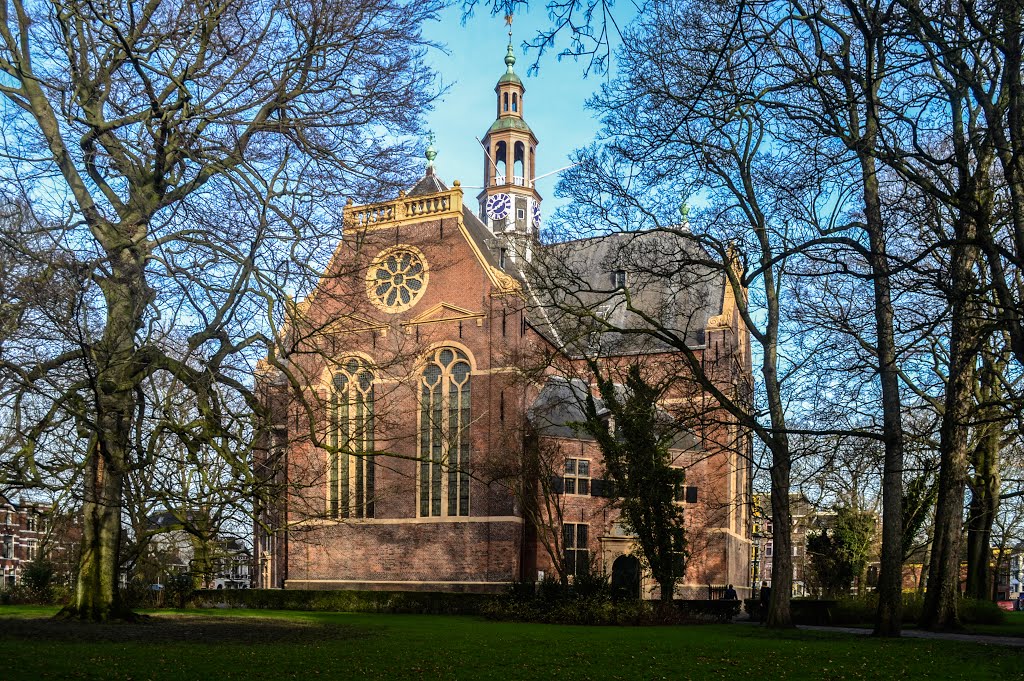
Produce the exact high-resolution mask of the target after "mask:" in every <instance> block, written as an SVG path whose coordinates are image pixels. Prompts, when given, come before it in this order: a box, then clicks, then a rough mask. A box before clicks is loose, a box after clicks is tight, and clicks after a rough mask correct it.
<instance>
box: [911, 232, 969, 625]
mask: <svg viewBox="0 0 1024 681" xmlns="http://www.w3.org/2000/svg"><path fill="white" fill-rule="evenodd" d="M973 233H974V230H973V228H972V227H970V226H968V227H966V228H965V226H960V228H958V229H956V234H957V237H958V238H957V241H956V243H954V245H953V247H952V249H951V257H950V276H951V286H952V291H951V294H950V298H951V302H952V325H951V326H952V328H951V333H950V344H949V377H948V379H947V381H946V397H945V403H944V411H943V415H942V426H941V429H940V450H941V452H940V462H939V498H938V503H937V504H936V507H935V536H934V539H933V541H932V559H931V565H930V566H929V568H928V590H927V591H926V592H925V599H924V607H923V610H922V612H921V626H923V627H925V628H926V629H953V628H958V627H959V626H960V619H959V615H958V613H957V601H958V599H959V595H960V537H961V534H962V529H963V513H964V490H965V486H966V484H967V455H968V446H969V445H968V427H969V420H970V416H971V407H972V403H973V394H972V391H973V387H974V373H975V372H974V362H975V360H976V357H977V341H978V339H977V337H976V334H977V332H978V329H977V325H978V324H977V313H978V310H977V309H976V308H977V306H976V305H974V304H973V301H972V299H971V297H972V295H973V292H974V291H973V288H974V287H973V286H972V285H971V283H970V282H971V279H972V277H971V273H972V269H973V267H974V262H975V248H974V247H973V246H971V245H968V241H969V239H971V238H972V237H973Z"/></svg>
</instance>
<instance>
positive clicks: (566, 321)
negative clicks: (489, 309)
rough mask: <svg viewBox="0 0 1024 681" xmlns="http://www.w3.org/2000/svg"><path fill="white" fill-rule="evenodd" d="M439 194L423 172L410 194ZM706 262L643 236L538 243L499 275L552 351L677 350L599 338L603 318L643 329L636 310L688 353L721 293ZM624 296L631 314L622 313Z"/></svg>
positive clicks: (668, 239) (467, 214)
mask: <svg viewBox="0 0 1024 681" xmlns="http://www.w3.org/2000/svg"><path fill="white" fill-rule="evenodd" d="M443 191H448V186H447V185H445V183H444V182H443V181H441V179H440V178H438V177H437V175H436V174H434V173H433V171H432V170H428V171H427V174H426V175H424V177H423V178H421V179H420V180H419V181H418V182H417V183H416V184H415V185H414V186H413V187H412V188H411V189H410V190H409V191H408V195H409V196H423V195H426V194H433V193H437V192H443ZM462 217H463V224H464V225H465V227H466V231H467V232H468V233H469V235H470V237H471V238H472V239H473V241H474V242H476V245H477V247H478V248H479V249H480V251H481V253H483V254H484V258H485V260H486V261H487V263H488V264H489V265H491V266H492V267H498V252H497V249H498V247H499V246H498V245H499V243H501V241H500V239H499V238H498V237H495V235H494V234H492V233H491V231H490V229H489V228H488V227H487V225H485V224H484V223H483V221H481V220H480V218H479V217H478V216H477V215H476V213H475V212H473V210H472V209H471V208H470V207H469V206H468V205H466V204H465V203H464V204H463V207H462ZM711 260H712V258H711V256H709V255H708V253H707V252H706V251H705V250H704V248H703V247H702V246H700V245H699V244H698V243H697V242H696V241H695V240H690V239H686V238H685V237H683V236H680V234H679V233H668V232H655V231H648V232H630V233H617V234H611V235H607V236H599V237H593V238H590V239H580V240H577V241H570V242H563V243H555V244H544V245H540V244H538V245H537V246H536V247H535V256H534V259H533V261H532V262H531V263H530V264H529V265H525V266H522V267H521V266H520V265H517V264H516V263H514V262H513V261H512V259H508V260H507V262H506V265H505V267H504V268H499V269H502V270H503V271H504V272H505V273H506V274H508V275H510V276H512V277H514V278H516V279H517V280H519V281H520V282H522V283H523V284H524V285H525V288H526V293H527V301H526V305H527V310H526V311H527V316H528V321H529V322H530V324H531V325H532V326H533V327H534V328H535V329H536V330H537V331H538V332H539V333H541V334H542V335H544V336H545V337H546V338H547V339H548V340H549V341H551V342H552V344H554V345H555V346H556V347H559V348H561V349H562V350H563V351H564V352H567V353H568V354H570V355H572V356H581V355H584V354H601V355H605V356H618V355H634V354H642V353H649V352H665V351H672V350H677V349H678V348H673V347H672V345H670V344H669V343H666V342H665V341H664V340H661V339H657V338H654V337H652V336H650V335H648V334H645V333H622V332H613V331H607V330H605V331H603V332H602V328H603V327H604V325H603V324H602V323H601V321H600V320H602V319H603V320H605V321H606V322H607V327H611V328H617V329H632V330H642V329H649V328H650V325H649V324H647V323H646V322H645V321H644V319H643V317H642V315H641V314H638V313H637V311H639V312H642V313H643V314H644V315H647V316H648V317H651V318H653V319H656V320H658V323H659V324H660V325H662V326H663V327H664V328H665V329H667V330H670V331H671V332H672V333H673V335H674V336H676V337H677V338H679V339H682V340H684V342H685V343H686V344H687V345H688V346H689V347H701V346H703V345H704V331H705V329H706V327H707V325H708V320H709V319H710V318H711V317H713V316H715V315H718V314H720V313H721V311H722V299H723V295H724V291H725V275H724V273H722V272H721V270H720V268H716V267H712V266H710V265H709V264H708V263H709V261H711ZM617 270H621V271H624V272H625V273H626V288H625V290H623V289H619V288H616V287H615V281H614V279H613V273H614V272H615V271H617ZM627 292H628V306H631V307H632V308H634V311H630V310H627ZM581 313H582V315H581ZM588 315H590V317H589V322H588ZM581 322H583V323H581Z"/></svg>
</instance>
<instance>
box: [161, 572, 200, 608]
mask: <svg viewBox="0 0 1024 681" xmlns="http://www.w3.org/2000/svg"><path fill="white" fill-rule="evenodd" d="M195 591H196V589H195V581H194V580H193V578H192V575H191V574H189V573H187V572H182V573H181V574H177V575H171V576H170V577H168V578H167V584H166V585H165V586H164V592H165V593H166V594H167V601H168V603H171V604H174V605H177V606H178V607H179V608H184V607H185V605H186V604H188V602H189V601H190V600H191V598H192V595H193V594H194V593H195Z"/></svg>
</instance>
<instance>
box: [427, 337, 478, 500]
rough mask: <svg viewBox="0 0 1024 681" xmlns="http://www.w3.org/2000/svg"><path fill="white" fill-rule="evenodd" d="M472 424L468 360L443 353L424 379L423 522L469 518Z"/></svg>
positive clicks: (442, 350)
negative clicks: (436, 517)
mask: <svg viewBox="0 0 1024 681" xmlns="http://www.w3.org/2000/svg"><path fill="white" fill-rule="evenodd" d="M469 424H470V365H469V358H468V357H466V354H465V353H464V352H462V351H461V350H458V349H456V348H439V349H437V350H435V351H434V352H433V353H432V354H431V355H430V358H429V359H428V360H427V364H426V366H425V367H424V368H423V371H422V373H421V374H420V423H419V431H420V436H419V461H420V463H419V514H420V516H424V517H429V516H466V515H469V473H470V471H469Z"/></svg>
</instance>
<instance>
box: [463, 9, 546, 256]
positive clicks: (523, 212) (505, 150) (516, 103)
mask: <svg viewBox="0 0 1024 681" xmlns="http://www.w3.org/2000/svg"><path fill="white" fill-rule="evenodd" d="M507 20H508V19H507ZM509 25H510V27H511V22H510V24H509ZM515 63H516V56H515V51H514V49H513V47H512V31H511V28H510V30H509V43H508V50H507V52H506V54H505V73H503V74H502V75H501V77H500V78H499V79H498V83H497V85H495V86H494V92H495V93H496V94H497V99H498V101H497V117H496V119H495V121H494V123H492V124H491V127H490V128H488V130H487V132H486V133H485V134H484V137H483V140H482V142H481V144H482V145H483V147H484V153H485V158H484V189H483V191H482V192H480V195H479V196H478V197H477V199H478V200H479V201H480V218H481V219H482V220H483V221H484V222H485V223H486V224H487V226H488V227H490V229H491V231H492V232H493V233H494V234H495V235H498V236H505V237H506V238H507V239H508V240H509V241H510V242H512V243H511V245H512V255H513V257H517V256H518V257H525V258H529V255H530V251H531V250H532V249H531V243H530V242H531V241H532V239H533V238H536V235H537V232H538V230H539V229H540V217H541V213H540V201H541V197H540V195H539V194H538V193H537V190H536V189H534V186H533V181H534V178H535V177H536V165H535V163H536V148H537V137H536V136H535V135H534V134H533V131H532V130H531V129H530V126H529V125H527V123H526V120H525V119H524V118H523V95H524V93H525V92H526V87H524V86H523V81H522V80H520V78H519V76H518V75H517V74H516V72H515V68H514V67H515Z"/></svg>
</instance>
